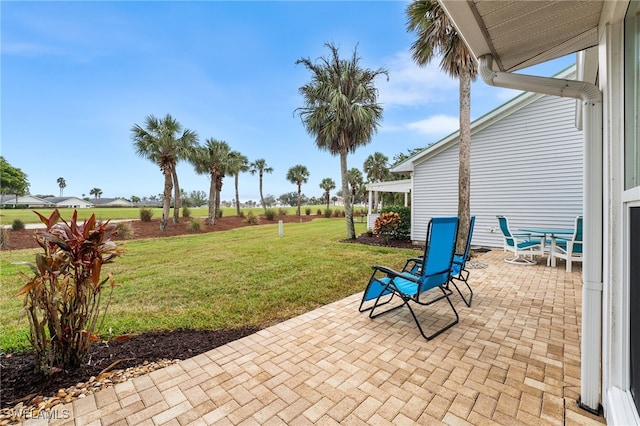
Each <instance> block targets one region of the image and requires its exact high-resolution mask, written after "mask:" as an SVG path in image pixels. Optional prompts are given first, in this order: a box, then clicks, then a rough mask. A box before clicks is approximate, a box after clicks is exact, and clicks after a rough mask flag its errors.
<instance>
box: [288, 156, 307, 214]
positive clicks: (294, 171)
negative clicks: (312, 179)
mask: <svg viewBox="0 0 640 426" xmlns="http://www.w3.org/2000/svg"><path fill="white" fill-rule="evenodd" d="M287 180H288V181H289V182H291V183H295V184H296V185H298V216H300V199H301V197H302V184H303V183H307V181H308V180H309V170H307V168H306V167H305V166H303V165H300V164H297V165H295V166H293V167H292V168H290V169H289V171H288V172H287Z"/></svg>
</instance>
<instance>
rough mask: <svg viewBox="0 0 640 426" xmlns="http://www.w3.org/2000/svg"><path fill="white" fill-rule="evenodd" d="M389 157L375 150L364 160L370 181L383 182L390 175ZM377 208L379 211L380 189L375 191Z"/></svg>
mask: <svg viewBox="0 0 640 426" xmlns="http://www.w3.org/2000/svg"><path fill="white" fill-rule="evenodd" d="M388 163H389V157H387V156H386V155H384V154H383V153H381V152H375V153H373V154H371V155H369V156H368V157H367V159H366V160H364V165H363V168H364V172H365V173H366V175H367V181H368V182H382V181H383V180H384V179H386V178H387V177H388V176H389V166H388ZM374 206H375V210H376V211H378V191H375V200H374Z"/></svg>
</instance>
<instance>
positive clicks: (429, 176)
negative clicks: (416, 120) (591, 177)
mask: <svg viewBox="0 0 640 426" xmlns="http://www.w3.org/2000/svg"><path fill="white" fill-rule="evenodd" d="M531 99H533V100H532V101H529V102H523V106H521V107H519V109H516V110H515V111H514V112H512V113H510V115H508V116H506V117H503V118H501V119H500V120H498V121H496V122H494V123H492V124H490V125H488V126H486V127H485V128H483V129H479V130H475V131H474V130H473V129H472V138H471V198H470V205H471V214H472V215H476V224H475V229H474V233H473V239H472V244H473V245H476V246H489V247H502V245H503V239H502V234H501V233H500V230H499V228H498V221H497V219H496V215H505V216H507V217H508V219H509V222H510V225H511V226H512V227H513V228H516V229H517V228H520V227H546V228H572V227H573V226H574V221H575V217H576V216H577V215H579V214H582V188H583V184H582V167H583V156H582V151H583V150H582V145H583V139H582V132H581V131H579V130H577V129H576V126H575V112H576V102H575V100H572V99H567V98H558V97H551V96H542V95H538V96H535V97H533V98H531ZM458 149H459V148H458V143H457V142H456V143H453V144H451V145H450V146H449V147H448V148H446V149H445V150H443V151H441V152H439V153H437V154H436V155H432V156H430V157H428V158H426V159H425V160H423V161H422V162H421V163H418V164H416V165H415V168H414V174H413V179H414V191H413V199H412V203H413V204H412V206H413V208H412V215H413V217H412V239H413V240H414V241H424V239H425V238H426V232H427V224H428V221H429V218H430V217H433V216H442V215H457V206H458V196H457V193H458Z"/></svg>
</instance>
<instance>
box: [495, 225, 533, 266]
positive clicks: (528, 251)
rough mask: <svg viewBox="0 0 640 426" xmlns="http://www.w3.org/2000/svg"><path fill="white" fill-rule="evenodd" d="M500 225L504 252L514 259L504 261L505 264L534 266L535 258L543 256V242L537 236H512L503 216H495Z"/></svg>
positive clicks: (525, 234)
mask: <svg viewBox="0 0 640 426" xmlns="http://www.w3.org/2000/svg"><path fill="white" fill-rule="evenodd" d="M496 217H497V218H498V223H499V224H500V231H502V235H503V236H504V250H505V251H511V252H513V254H514V255H515V257H513V258H510V259H505V260H504V261H505V262H508V263H514V264H516V265H535V264H536V256H542V255H544V242H543V241H542V240H543V239H542V238H541V237H539V236H534V235H531V234H528V233H523V234H514V233H513V232H511V229H510V228H509V221H508V220H507V218H506V217H505V216H496Z"/></svg>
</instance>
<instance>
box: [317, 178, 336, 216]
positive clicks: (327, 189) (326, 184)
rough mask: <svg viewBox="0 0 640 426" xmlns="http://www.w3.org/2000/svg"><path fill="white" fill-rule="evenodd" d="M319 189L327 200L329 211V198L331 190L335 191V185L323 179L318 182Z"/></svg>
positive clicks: (331, 180) (329, 179) (331, 181)
mask: <svg viewBox="0 0 640 426" xmlns="http://www.w3.org/2000/svg"><path fill="white" fill-rule="evenodd" d="M320 188H322V189H323V190H324V198H325V199H326V200H327V210H329V196H330V195H331V194H330V193H331V190H332V189H336V183H335V182H334V181H333V179H331V178H324V179H322V182H320Z"/></svg>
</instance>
